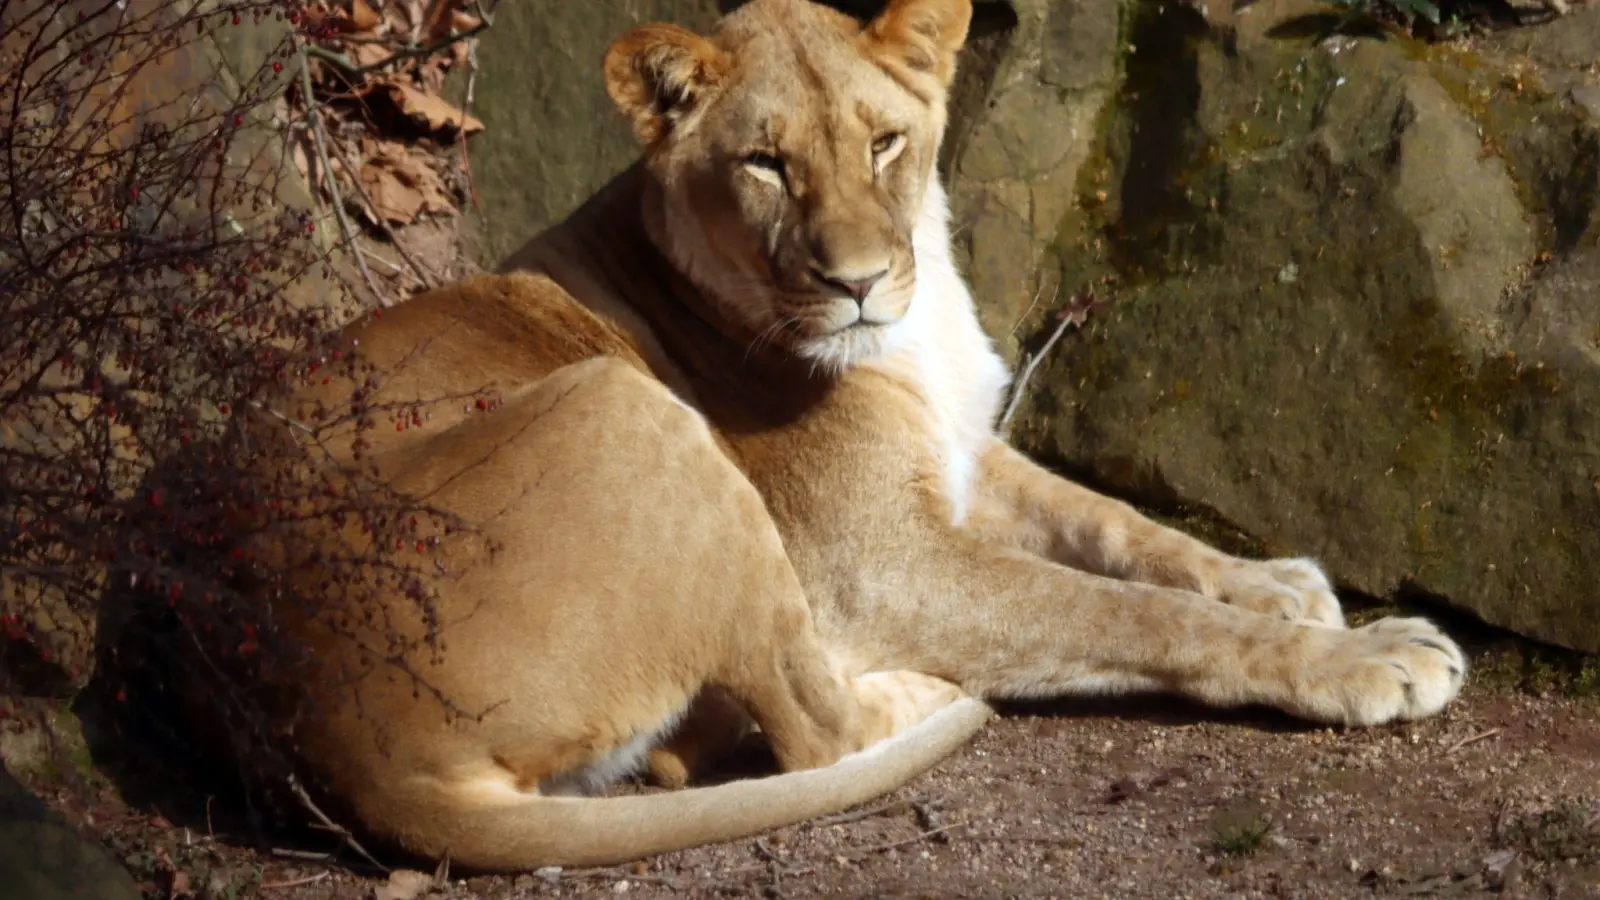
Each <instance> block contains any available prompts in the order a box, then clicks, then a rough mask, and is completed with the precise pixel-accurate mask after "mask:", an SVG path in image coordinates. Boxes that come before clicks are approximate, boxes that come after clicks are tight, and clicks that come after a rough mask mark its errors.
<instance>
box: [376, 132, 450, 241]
mask: <svg viewBox="0 0 1600 900" xmlns="http://www.w3.org/2000/svg"><path fill="white" fill-rule="evenodd" d="M361 186H362V188H364V189H365V190H366V192H367V196H368V197H369V198H371V200H372V206H373V207H375V208H374V209H370V210H363V212H365V213H366V214H367V217H368V218H371V219H373V220H374V221H376V219H377V217H379V216H381V217H382V218H383V220H384V221H386V222H388V223H389V224H391V225H407V224H410V223H411V222H414V221H416V219H417V218H418V217H419V216H422V215H426V214H430V213H448V212H453V211H454V210H455V205H454V204H453V203H452V202H451V201H450V196H449V194H448V193H446V192H445V189H444V185H443V184H442V183H441V181H440V179H439V174H438V173H437V172H435V171H434V169H433V167H432V166H429V165H428V164H427V162H426V161H425V160H424V159H423V157H421V156H419V155H418V154H415V153H412V152H410V151H409V150H407V149H406V147H404V146H403V145H401V144H397V143H394V142H384V143H382V144H379V145H378V147H377V148H376V150H374V151H373V152H372V153H371V154H370V155H369V157H368V159H367V160H366V162H365V163H364V164H363V165H362V167H361Z"/></svg>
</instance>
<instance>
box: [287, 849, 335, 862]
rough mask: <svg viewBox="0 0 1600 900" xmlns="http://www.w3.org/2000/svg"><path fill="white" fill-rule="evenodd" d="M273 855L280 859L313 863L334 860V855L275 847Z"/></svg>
mask: <svg viewBox="0 0 1600 900" xmlns="http://www.w3.org/2000/svg"><path fill="white" fill-rule="evenodd" d="M272 855H273V856H276V857H278V858H279V859H304V860H310V861H312V862H324V861H326V860H330V859H333V854H332V853H317V852H316V851H314V850H290V849H288V848H286V847H273V848H272Z"/></svg>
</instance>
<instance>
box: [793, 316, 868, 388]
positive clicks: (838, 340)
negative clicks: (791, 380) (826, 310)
mask: <svg viewBox="0 0 1600 900" xmlns="http://www.w3.org/2000/svg"><path fill="white" fill-rule="evenodd" d="M889 328H890V326H889V325H888V324H881V325H875V324H871V323H867V322H857V323H856V324H854V325H851V326H849V327H847V328H841V329H839V330H837V331H832V332H828V333H826V334H818V335H811V336H808V337H804V338H800V339H798V340H796V341H795V342H794V344H793V347H794V353H795V355H796V356H798V357H800V358H801V359H803V360H806V361H808V362H810V363H811V364H812V366H813V367H814V368H815V369H816V370H817V371H819V372H826V373H827V374H829V375H841V374H843V373H844V372H845V371H846V370H848V369H850V368H851V367H852V366H856V365H859V364H861V363H863V362H868V361H870V360H873V359H876V358H877V357H879V356H882V355H883V354H884V353H885V352H886V351H887V349H888V340H887V338H888V333H889Z"/></svg>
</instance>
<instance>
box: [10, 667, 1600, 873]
mask: <svg viewBox="0 0 1600 900" xmlns="http://www.w3.org/2000/svg"><path fill="white" fill-rule="evenodd" d="M35 787H36V788H43V787H44V786H43V785H38V784H36V785H35ZM43 793H45V794H46V795H47V796H48V797H51V798H52V799H54V800H55V801H56V805H57V806H58V808H64V810H65V812H66V813H67V815H68V817H69V818H70V819H71V820H73V821H74V823H75V824H77V825H79V826H80V828H81V829H82V830H83V831H85V832H87V833H89V834H91V835H94V836H96V837H98V838H100V839H101V840H103V841H105V842H106V843H107V844H109V845H110V846H111V847H112V848H113V849H114V850H115V852H116V853H117V854H118V856H119V857H120V858H123V859H125V860H126V861H128V862H129V864H130V865H131V867H132V868H133V869H134V870H135V874H136V876H137V877H140V878H142V879H144V882H145V885H144V886H145V888H146V890H147V896H151V897H166V896H172V895H173V894H172V891H171V889H172V888H173V887H174V884H173V879H174V873H177V872H181V873H183V876H182V879H181V882H180V883H179V884H178V885H177V887H179V888H180V889H181V888H184V887H187V888H188V889H189V890H190V891H191V892H192V895H197V896H201V897H227V896H230V894H229V890H230V889H231V890H232V891H233V896H268V897H274V898H284V900H331V898H346V897H350V898H355V897H371V896H374V893H375V891H377V890H378V889H380V888H382V887H383V886H384V885H385V884H386V879H385V878H384V876H383V874H382V873H381V872H378V871H377V870H375V869H373V868H372V867H371V866H370V865H367V864H365V863H364V862H363V861H362V860H361V859H360V858H359V857H356V856H354V855H353V854H351V853H349V852H348V851H346V850H344V849H343V848H342V847H341V846H340V842H339V841H338V840H337V839H336V838H333V837H326V836H323V837H315V836H314V837H311V838H308V839H304V840H301V841H299V842H296V843H294V844H291V845H288V847H287V849H290V850H293V851H295V852H298V853H306V854H313V855H315V854H331V855H329V856H326V857H325V858H311V859H287V858H284V857H283V855H282V851H283V849H285V848H278V850H277V851H276V852H274V851H272V850H270V849H267V850H262V849H256V848H253V847H251V846H248V842H247V841H244V840H243V839H242V835H241V834H237V833H228V832H227V831H226V830H219V831H216V832H214V833H212V834H211V835H207V834H206V832H205V826H204V825H203V822H202V821H194V820H193V819H192V817H191V818H188V819H184V818H178V817H175V818H178V820H179V821H181V822H183V823H184V824H173V823H171V822H169V821H167V820H166V819H164V818H162V817H161V816H160V815H159V813H158V812H157V811H156V810H155V809H146V810H143V811H139V810H134V809H130V808H129V807H127V806H125V805H123V804H122V803H121V802H120V801H119V800H118V795H117V793H116V791H115V790H114V789H113V788H111V787H110V786H109V785H105V786H103V787H102V788H101V790H99V791H98V792H97V796H96V797H95V798H94V799H93V800H92V801H90V802H84V799H83V798H81V797H78V798H75V797H74V796H73V794H72V793H71V792H69V791H66V790H64V789H59V790H56V791H51V790H49V789H45V790H44V791H43ZM157 807H159V804H157ZM218 818H219V819H220V818H222V816H221V815H220V811H219V817H218ZM600 893H609V894H618V895H621V894H627V895H630V896H638V897H657V896H661V897H665V896H688V897H695V896H705V897H710V896H735V897H745V896H762V897H808V896H833V897H1083V898H1095V897H1108V898H1109V897H1117V898H1163V900H1164V898H1211V897H1217V898H1221V897H1296V898H1350V897H1359V896H1367V895H1373V894H1376V895H1411V896H1423V895H1434V894H1437V895H1441V896H1450V895H1453V896H1482V895H1487V894H1490V893H1497V894H1500V895H1503V896H1506V897H1530V898H1532V897H1539V898H1556V897H1559V898H1580V897H1600V704H1597V702H1596V701H1595V700H1594V699H1593V698H1589V699H1565V698H1553V697H1545V698H1540V697H1535V696H1528V695H1523V694H1520V693H1517V692H1506V691H1503V690H1493V691H1491V690H1485V689H1482V688H1471V689H1469V691H1468V692H1467V695H1466V696H1465V697H1464V699H1463V700H1462V701H1461V702H1459V703H1458V704H1457V705H1455V706H1454V707H1452V708H1451V709H1450V710H1449V711H1448V712H1447V713H1446V714H1445V715H1443V716H1441V717H1439V718H1437V719H1433V720H1429V721H1427V722H1423V723H1417V724H1412V725H1403V726H1396V727H1386V728H1377V729H1371V730H1362V731H1343V730H1329V729H1320V728H1311V727H1306V726H1303V725H1300V724H1298V723H1295V722H1292V721H1290V720H1288V719H1286V718H1284V717H1280V716H1277V715H1274V714H1270V713H1260V712H1240V713H1218V712H1215V711H1210V710H1204V709H1200V708H1197V707H1193V706H1189V705H1186V704H1182V703H1175V702H1171V701H1164V700H1153V699H1140V698H1134V699H1124V700H1119V701H1097V702H1092V703H1090V702H1081V703H1072V704H1053V705H1050V706H1044V707H1037V708H1031V709H1014V710H1008V711H1007V714H1006V715H1005V716H1004V717H1003V718H1000V719H998V720H996V722H995V723H994V724H993V725H992V726H991V727H990V728H989V729H988V731H987V732H986V733H985V734H984V735H983V736H982V737H981V738H980V739H979V740H978V741H976V742H975V743H974V744H972V745H971V746H969V747H968V748H966V749H964V750H963V751H961V752H960V753H958V754H957V755H956V756H954V757H952V758H951V759H950V760H949V761H947V762H946V763H945V764H944V765H942V766H941V767H940V768H938V769H937V770H936V771H934V772H933V773H931V774H930V775H928V776H926V777H924V778H921V779H919V780H917V781H916V782H914V783H913V784H911V785H909V786H908V787H907V788H905V789H903V790H901V791H899V792H897V793H896V794H894V795H892V796H890V797H887V798H884V799H883V800H882V801H881V802H879V803H876V804H873V805H872V806H870V807H867V808H865V809H862V810H857V811H854V812H852V813H848V814H844V815H841V816H835V817H832V818H830V819H824V820H821V821H818V822H812V823H808V824H803V825H799V826H796V827H792V828H786V829H782V830H780V831H777V832H774V833H772V834H769V835H766V836H764V837H762V838H760V839H755V840H745V841H739V842H736V843H733V844H729V845H724V846H714V847H704V848H699V849H695V850H690V851H684V852H679V853H672V854H668V855H665V856H662V857H658V858H655V859H652V860H649V861H647V862H645V863H641V864H638V865H635V866H628V867H619V868H608V869H595V870H582V871H560V872H558V871H543V872H539V873H532V874H524V875H519V876H515V877H498V876H497V877H477V878H471V877H469V878H465V879H462V878H459V877H446V878H444V879H443V883H442V884H436V885H435V886H433V887H431V888H429V889H427V890H425V891H422V892H419V893H416V894H412V895H410V896H416V897H424V896H429V897H440V898H445V897H448V898H514V897H515V898H520V897H556V896H585V895H593V894H600Z"/></svg>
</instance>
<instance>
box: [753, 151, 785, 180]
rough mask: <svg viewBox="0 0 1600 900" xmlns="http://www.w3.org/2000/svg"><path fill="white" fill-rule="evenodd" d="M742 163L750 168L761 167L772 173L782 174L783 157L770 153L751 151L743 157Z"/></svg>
mask: <svg viewBox="0 0 1600 900" xmlns="http://www.w3.org/2000/svg"><path fill="white" fill-rule="evenodd" d="M744 164H745V165H747V166H749V167H750V168H752V169H762V170H765V171H767V172H771V173H772V174H774V175H780V176H781V175H782V174H783V159H782V158H780V157H777V156H774V155H773V154H771V153H761V152H759V151H758V152H756V153H751V154H749V155H748V156H746V157H745V158H744Z"/></svg>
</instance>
